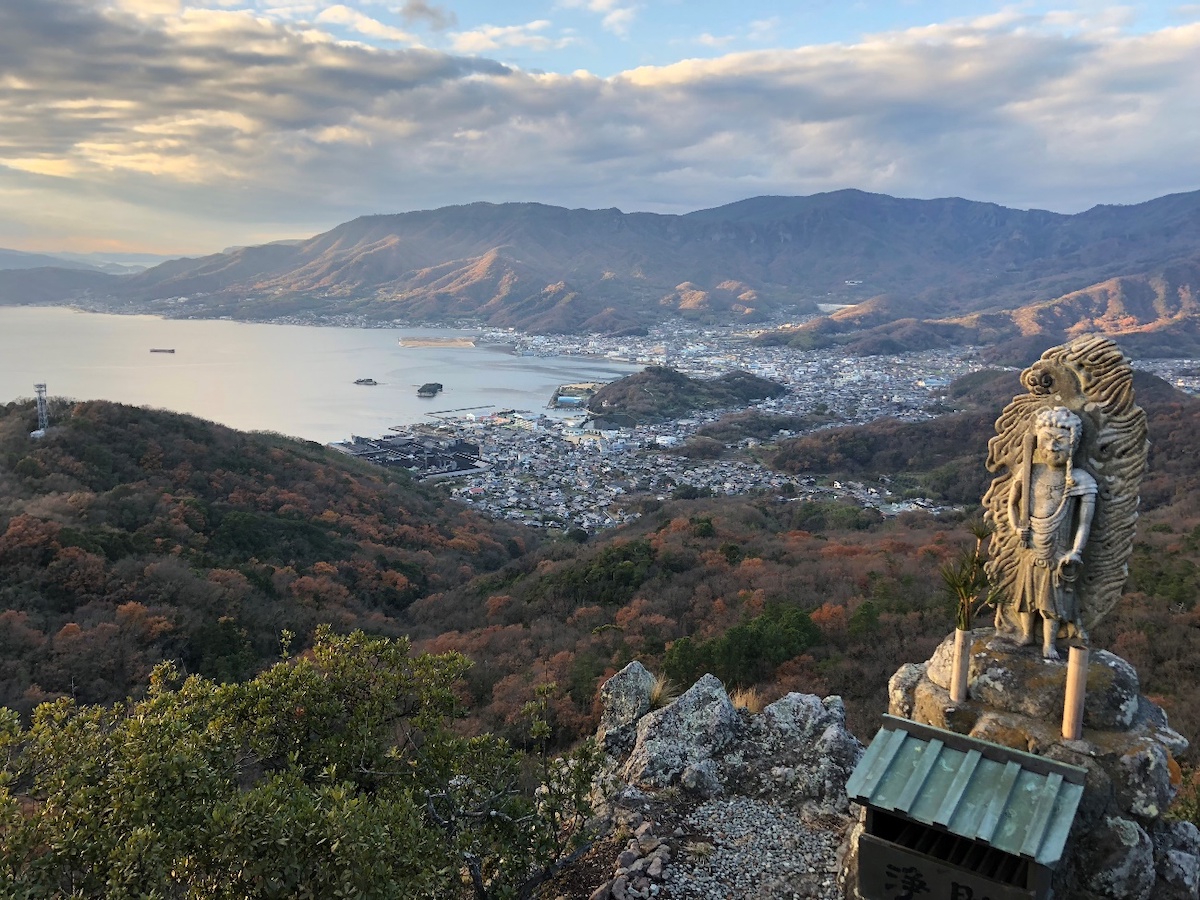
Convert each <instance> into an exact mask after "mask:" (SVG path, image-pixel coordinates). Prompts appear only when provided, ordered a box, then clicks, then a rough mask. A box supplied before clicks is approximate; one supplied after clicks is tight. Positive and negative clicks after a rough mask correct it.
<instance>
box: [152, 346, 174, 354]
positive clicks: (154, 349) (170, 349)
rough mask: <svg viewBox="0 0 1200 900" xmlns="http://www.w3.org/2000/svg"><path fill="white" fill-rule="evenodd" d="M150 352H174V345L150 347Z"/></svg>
mask: <svg viewBox="0 0 1200 900" xmlns="http://www.w3.org/2000/svg"><path fill="white" fill-rule="evenodd" d="M150 352H151V353H174V352H175V348H174V347H151V348H150Z"/></svg>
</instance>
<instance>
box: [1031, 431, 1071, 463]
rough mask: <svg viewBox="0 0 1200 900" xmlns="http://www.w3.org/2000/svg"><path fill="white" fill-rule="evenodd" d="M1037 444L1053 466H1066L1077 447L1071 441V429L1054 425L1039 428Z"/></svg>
mask: <svg viewBox="0 0 1200 900" xmlns="http://www.w3.org/2000/svg"><path fill="white" fill-rule="evenodd" d="M1037 445H1038V449H1039V450H1041V451H1042V453H1043V454H1044V455H1045V457H1046V461H1047V462H1048V463H1050V464H1051V465H1053V466H1065V465H1066V464H1067V462H1068V461H1069V460H1070V459H1071V452H1072V451H1073V450H1074V449H1075V448H1074V446H1073V445H1072V443H1071V430H1070V429H1069V428H1055V427H1053V426H1044V427H1042V428H1039V429H1038V435H1037Z"/></svg>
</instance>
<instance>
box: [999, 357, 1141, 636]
mask: <svg viewBox="0 0 1200 900" xmlns="http://www.w3.org/2000/svg"><path fill="white" fill-rule="evenodd" d="M1021 383H1022V384H1024V385H1025V387H1026V388H1028V390H1029V393H1028V394H1027V395H1025V396H1021V397H1016V398H1015V399H1014V400H1013V401H1012V403H1010V404H1009V405H1008V406H1007V407H1005V409H1004V412H1003V413H1002V414H1001V415H1000V418H999V419H998V420H997V421H996V436H995V437H994V438H992V439H991V441H989V442H988V461H987V467H988V470H989V471H991V472H996V473H998V474H997V476H996V478H995V479H994V480H993V481H992V484H991V487H989V488H988V491H987V493H986V494H985V495H984V498H983V505H984V506H985V507H986V509H987V513H986V515H987V518H988V520H989V521H990V522H991V524H992V526H993V529H994V533H993V535H992V544H991V548H990V557H991V558H990V561H989V563H988V571H989V574H990V575H991V577H992V579H993V580H994V581H995V583H996V584H997V585H998V586H999V587H1000V592H999V594H1000V597H1001V598H1002V599H1001V601H1000V603H999V605H998V606H997V610H996V631H997V632H998V633H1000V634H1006V635H1011V636H1014V637H1016V638H1017V639H1018V641H1019V642H1020V643H1022V644H1032V643H1034V642H1035V641H1037V640H1038V638H1039V637H1040V638H1041V645H1042V655H1043V656H1045V657H1046V658H1047V659H1057V658H1058V648H1057V641H1058V640H1059V639H1066V640H1071V641H1075V642H1078V643H1080V644H1082V645H1084V646H1086V643H1087V632H1088V629H1090V628H1091V627H1092V626H1093V625H1094V624H1095V623H1096V622H1097V621H1099V619H1100V618H1102V617H1103V616H1104V614H1105V613H1107V612H1109V611H1110V610H1112V608H1113V607H1114V606H1115V605H1116V604H1117V602H1118V600H1119V599H1120V595H1121V589H1122V586H1123V585H1124V582H1125V576H1126V573H1127V567H1126V563H1127V562H1128V559H1129V554H1130V551H1131V550H1132V548H1133V536H1134V526H1135V523H1136V521H1137V500H1138V497H1137V495H1138V487H1139V485H1140V484H1141V479H1142V473H1143V471H1144V470H1145V466H1146V452H1147V447H1148V444H1147V441H1146V415H1145V413H1144V412H1143V411H1142V409H1141V408H1140V407H1139V406H1137V405H1136V404H1135V403H1134V397H1133V369H1132V368H1131V366H1130V365H1129V361H1128V360H1127V359H1126V358H1125V356H1124V354H1122V353H1121V351H1120V350H1119V349H1118V348H1117V346H1116V344H1114V343H1113V342H1112V341H1110V340H1108V339H1107V338H1103V337H1099V336H1096V335H1089V336H1085V337H1081V338H1077V339H1075V340H1073V341H1071V342H1069V343H1067V344H1064V345H1062V346H1060V347H1054V348H1052V349H1050V350H1047V351H1046V352H1045V353H1043V354H1042V358H1041V359H1040V360H1039V361H1038V362H1037V363H1035V364H1034V365H1033V366H1031V367H1030V368H1028V369H1026V370H1025V371H1024V372H1022V373H1021ZM1039 619H1040V620H1041V628H1040V635H1039V634H1038V632H1039V628H1038V620H1039Z"/></svg>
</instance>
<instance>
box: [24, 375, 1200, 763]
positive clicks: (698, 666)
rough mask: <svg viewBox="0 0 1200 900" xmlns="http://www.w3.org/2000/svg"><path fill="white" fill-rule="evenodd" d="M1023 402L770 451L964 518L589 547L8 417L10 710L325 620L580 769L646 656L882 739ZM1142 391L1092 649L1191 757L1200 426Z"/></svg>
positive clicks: (821, 525)
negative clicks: (1116, 593) (999, 445)
mask: <svg viewBox="0 0 1200 900" xmlns="http://www.w3.org/2000/svg"><path fill="white" fill-rule="evenodd" d="M1013 379H1014V376H1013V374H1012V373H1000V374H986V373H984V374H978V375H975V376H971V377H970V378H969V379H968V380H966V381H963V382H960V383H958V384H956V385H955V386H953V387H952V389H951V390H950V392H949V397H948V402H951V403H956V404H959V405H960V406H961V408H962V411H961V412H959V413H955V414H951V415H947V416H945V417H943V418H942V419H938V420H933V421H931V422H926V423H919V424H904V425H900V424H895V423H886V422H881V423H876V424H874V425H871V426H866V427H864V428H858V429H842V430H829V431H822V432H818V433H817V434H815V435H810V436H808V437H804V438H800V439H798V440H795V441H785V442H783V443H780V444H778V445H776V446H775V448H774V449H771V448H770V447H769V445H763V446H761V447H758V448H756V449H755V451H754V452H758V453H762V454H764V455H769V454H772V453H773V454H775V458H776V460H777V464H778V465H780V466H781V467H784V468H786V469H788V470H789V471H794V472H796V473H797V474H800V475H804V476H806V477H819V476H821V475H822V473H824V474H825V475H826V476H827V477H836V476H841V477H844V478H857V479H861V480H864V481H866V480H873V479H877V478H878V477H879V476H880V475H881V474H887V475H888V476H889V477H891V478H892V480H893V485H892V487H893V488H894V489H896V490H904V489H906V488H908V489H912V490H914V491H915V492H918V493H921V494H927V495H932V496H934V497H940V498H942V499H952V500H956V501H958V502H961V503H962V505H963V510H964V511H963V512H962V513H960V514H951V515H945V516H940V517H933V516H930V515H927V514H925V513H919V512H914V513H907V514H904V515H901V516H899V517H897V518H891V519H884V518H882V517H881V516H880V515H879V514H878V513H877V512H874V511H872V510H863V509H859V508H857V507H854V506H847V505H840V504H834V503H819V502H812V501H809V500H802V499H797V498H796V497H795V496H774V495H770V494H763V495H760V496H749V497H742V498H699V499H694V500H674V501H667V502H665V503H664V502H660V501H657V500H655V499H653V498H651V497H647V498H644V499H643V500H642V501H641V503H642V510H643V516H642V517H641V518H640V519H639V520H638V521H636V522H634V523H632V524H630V525H627V526H623V527H622V528H618V529H614V530H612V531H608V532H604V533H601V534H599V535H595V536H593V537H590V538H588V537H587V536H586V535H584V534H583V533H582V532H579V533H574V534H571V535H561V536H546V535H543V534H542V533H541V532H536V531H532V530H525V529H522V528H518V527H516V526H510V525H505V524H502V523H495V522H490V521H487V520H484V519H482V518H480V517H479V516H476V515H474V514H472V513H470V512H468V511H467V510H466V509H464V508H462V507H459V506H457V505H454V504H452V503H451V502H449V501H443V500H442V499H441V497H440V495H438V494H437V493H433V492H431V491H430V490H429V489H425V488H423V487H421V486H419V485H413V484H411V483H409V482H408V481H407V479H404V478H397V477H395V476H392V475H390V474H388V473H386V472H383V471H381V470H378V469H374V468H370V467H366V466H363V465H360V464H358V463H356V462H355V461H353V460H350V459H347V458H344V457H342V456H341V455H339V454H335V453H333V452H332V451H329V450H327V449H325V448H321V447H318V446H316V445H313V444H305V443H300V442H296V441H292V440H288V439H284V438H279V437H274V436H268V435H258V434H241V433H238V432H233V431H230V430H228V429H224V428H221V427H219V426H214V425H211V424H209V423H204V422H201V421H198V420H196V419H192V418H189V417H186V416H177V415H172V414H168V413H163V412H151V411H147V410H141V409H135V408H130V407H123V406H117V405H114V404H108V403H83V404H78V405H76V406H74V407H71V408H64V409H61V410H58V411H56V414H55V416H54V421H55V422H56V423H57V424H56V425H55V426H54V428H53V429H52V431H51V433H50V434H49V435H48V436H47V437H46V438H45V439H44V440H42V441H40V442H31V441H30V440H29V438H28V432H29V430H30V429H31V428H32V427H33V426H34V424H35V415H34V412H33V410H32V408H31V406H30V405H29V404H25V405H22V406H16V405H10V406H8V407H6V408H4V409H3V415H2V416H0V497H2V498H3V500H0V666H2V667H3V668H0V692H2V699H3V703H5V704H7V705H11V706H15V707H16V708H17V709H18V710H20V711H22V712H28V710H29V709H30V708H31V707H32V706H33V705H34V704H35V703H36V702H38V701H41V700H45V699H49V698H52V697H55V696H64V695H65V696H75V697H77V698H79V699H80V700H84V701H103V702H108V701H112V700H116V699H119V698H120V697H123V696H124V695H125V694H126V693H129V692H132V693H135V694H136V693H138V692H139V691H141V690H143V689H144V684H145V678H146V676H147V674H148V672H149V669H150V668H151V666H152V665H153V664H154V662H156V661H157V660H159V659H162V658H169V659H175V660H178V661H179V664H180V665H181V666H182V667H183V668H184V669H185V670H186V671H195V672H200V673H202V674H206V675H209V676H212V677H214V678H217V679H218V680H225V679H235V680H236V679H242V678H245V677H247V676H249V675H251V674H252V673H253V672H255V671H258V670H259V669H260V668H261V667H262V666H263V665H264V664H265V663H266V662H268V661H270V660H272V659H275V658H277V656H278V653H279V648H280V636H281V634H282V633H283V632H284V630H285V629H286V630H288V631H291V632H294V633H295V647H296V648H302V647H304V646H306V645H307V643H308V642H309V641H310V640H311V638H312V635H313V633H314V629H315V628H316V625H317V623H319V622H330V623H332V625H333V627H334V629H335V631H348V630H350V629H353V628H363V629H365V630H367V631H369V632H374V633H377V634H382V635H385V636H395V635H401V634H407V635H409V636H411V638H412V639H413V640H414V642H415V644H416V646H417V648H418V649H420V650H425V651H430V652H444V651H459V652H461V653H463V654H465V655H466V656H467V657H468V658H469V659H471V660H472V661H473V662H474V665H473V666H471V667H470V668H469V669H468V670H466V671H465V672H464V674H463V676H462V679H461V681H460V682H459V688H458V689H459V691H460V692H461V695H462V697H463V698H464V699H465V700H467V701H469V703H470V705H471V707H472V708H473V710H474V718H473V720H472V721H473V724H472V725H471V726H470V727H472V728H474V729H484V730H489V731H493V732H495V733H498V734H505V735H509V736H512V737H519V736H520V735H521V734H523V733H524V731H523V730H522V729H523V728H524V727H525V726H524V725H522V721H523V715H522V710H523V709H524V708H525V705H526V704H527V703H528V702H530V701H531V700H533V699H535V698H536V696H537V691H538V689H539V687H541V688H543V689H544V690H545V691H546V692H548V693H546V694H545V696H544V697H543V698H542V702H544V703H545V715H546V718H547V723H548V725H549V727H550V729H551V734H552V737H553V739H554V740H556V741H559V742H561V743H568V742H570V741H571V740H572V739H574V738H575V737H576V736H578V735H580V734H584V733H587V732H589V731H590V730H592V729H593V728H594V726H595V723H596V718H595V717H596V709H595V707H594V702H595V697H596V689H597V687H598V685H599V684H600V682H601V680H602V679H603V678H604V677H606V675H607V674H610V673H612V672H614V671H616V670H617V669H618V668H620V667H621V666H623V665H624V664H625V663H627V662H628V661H630V660H631V659H634V658H638V659H641V660H643V661H644V662H645V663H646V664H648V665H650V666H651V667H653V668H655V669H656V670H658V671H661V672H665V673H667V674H669V675H670V676H671V677H673V678H674V679H675V680H676V681H677V682H678V683H684V682H687V681H688V680H689V679H692V678H694V677H695V676H697V675H698V674H700V673H702V672H703V671H712V672H714V673H716V674H717V675H719V676H720V677H721V678H722V679H723V680H724V681H725V682H726V684H727V685H729V686H730V687H731V688H732V687H744V688H757V689H759V690H760V691H761V692H763V693H764V694H766V695H767V697H768V699H770V698H772V697H774V696H776V695H778V694H780V693H782V692H784V691H787V690H800V691H805V692H811V693H819V694H826V693H838V694H841V695H843V696H844V697H845V699H846V703H847V707H848V710H849V714H850V721H851V724H852V726H853V728H854V729H855V730H856V732H857V733H859V734H860V735H863V736H866V735H868V734H869V733H870V731H871V730H872V728H873V727H874V725H875V723H876V722H877V718H878V715H879V714H880V713H881V712H882V711H883V710H884V708H885V707H886V682H887V678H888V676H889V675H890V674H891V673H892V672H893V671H895V669H896V668H897V667H898V666H899V665H900V664H901V663H904V662H910V661H913V660H917V659H924V658H926V657H927V656H928V654H929V653H930V652H931V651H932V649H933V647H934V646H936V644H937V643H938V642H939V641H940V640H941V639H942V638H943V637H944V636H945V634H946V633H947V632H948V631H949V630H950V629H951V628H952V627H953V616H952V608H953V604H952V601H951V600H950V599H949V596H948V594H947V592H946V590H945V587H944V585H943V583H942V580H941V574H940V573H941V570H942V568H943V567H944V566H946V565H953V564H954V563H955V562H956V560H958V559H959V558H960V556H961V554H962V553H963V552H964V551H965V550H966V549H968V548H969V547H971V546H973V544H974V541H973V539H972V538H971V536H970V534H969V533H968V531H967V529H966V527H965V524H964V520H966V519H969V518H972V517H974V516H977V515H978V510H979V506H978V500H979V494H980V493H981V489H982V485H983V484H984V482H985V480H986V477H987V476H986V473H982V472H981V471H979V470H981V469H982V459H983V455H984V452H985V447H986V442H987V437H988V436H989V435H990V434H991V432H992V426H991V422H992V420H993V419H994V418H995V416H996V414H997V412H998V410H999V409H1000V408H1001V407H1002V406H1003V404H1004V403H1005V402H1007V400H1008V399H1010V398H1011V397H1012V396H1013V395H1014V394H1015V393H1017V390H1018V389H1017V387H1016V385H1015V382H1014V380H1013ZM1136 385H1137V390H1138V399H1139V402H1140V403H1141V404H1142V405H1143V406H1144V407H1145V408H1146V410H1147V412H1148V414H1149V418H1150V435H1151V441H1152V457H1151V472H1150V474H1149V476H1148V477H1147V480H1146V482H1145V485H1144V490H1143V494H1142V496H1143V514H1142V518H1141V521H1140V524H1139V534H1138V543H1137V546H1136V548H1135V552H1134V556H1133V559H1132V561H1131V576H1130V583H1129V591H1128V595H1127V598H1126V601H1125V602H1124V603H1123V604H1122V607H1121V609H1120V610H1119V611H1118V613H1117V614H1115V615H1114V617H1113V618H1112V619H1111V620H1110V621H1108V622H1106V623H1105V624H1104V625H1103V626H1102V628H1101V629H1100V631H1099V632H1098V633H1097V634H1096V635H1095V637H1096V639H1097V643H1098V644H1099V645H1101V646H1108V647H1111V648H1112V649H1114V650H1115V651H1116V652H1117V653H1119V654H1121V655H1122V656H1124V657H1126V658H1127V659H1129V660H1130V661H1132V662H1133V663H1134V664H1135V665H1137V666H1138V668H1139V670H1140V671H1141V673H1142V678H1143V683H1144V685H1145V687H1146V689H1147V690H1148V691H1149V692H1150V693H1152V694H1155V695H1157V696H1158V697H1159V698H1160V699H1161V700H1162V702H1163V703H1164V704H1165V705H1166V707H1167V708H1168V711H1169V712H1170V713H1171V716H1172V724H1173V725H1174V726H1175V727H1177V728H1179V729H1180V730H1182V731H1183V732H1184V733H1185V735H1187V736H1188V737H1189V738H1198V737H1200V711H1198V710H1197V709H1196V708H1195V704H1194V703H1193V702H1192V701H1191V698H1192V697H1194V695H1195V691H1196V690H1198V689H1200V682H1198V681H1197V675H1196V666H1195V660H1196V659H1197V658H1200V618H1198V617H1200V606H1197V604H1196V596H1197V594H1198V593H1200V567H1198V563H1200V513H1198V512H1197V510H1198V509H1200V506H1198V505H1197V503H1196V497H1197V496H1198V492H1200V482H1198V478H1200V476H1197V474H1196V472H1197V471H1198V470H1200V469H1198V467H1197V464H1196V462H1197V461H1196V458H1195V457H1196V453H1197V450H1196V448H1197V447H1200V401H1197V400H1195V399H1194V398H1190V397H1187V396H1185V395H1182V394H1179V393H1178V392H1176V391H1174V390H1173V389H1171V388H1170V387H1169V386H1167V385H1166V384H1165V383H1163V382H1161V381H1158V380H1155V379H1149V378H1145V377H1143V376H1139V377H1138V381H1137V383H1136ZM755 427H757V423H755V422H747V421H743V420H737V421H734V422H732V423H730V424H727V425H718V426H717V427H716V429H715V430H714V431H713V432H712V433H713V434H723V433H724V431H730V433H737V432H738V430H739V429H745V428H750V429H753V428H755ZM710 439H711V440H713V441H717V440H718V438H710ZM772 439H773V438H772ZM901 457H903V458H901ZM901 469H907V470H908V474H902V473H901ZM985 615H986V614H985ZM1150 636H1153V639H1151V638H1150Z"/></svg>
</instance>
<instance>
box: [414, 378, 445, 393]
mask: <svg viewBox="0 0 1200 900" xmlns="http://www.w3.org/2000/svg"><path fill="white" fill-rule="evenodd" d="M441 392H442V385H441V383H440V382H437V381H427V382H425V384H423V385H421V386H420V387H419V388H417V396H418V397H436V396H437V395H438V394H440V393H441Z"/></svg>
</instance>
